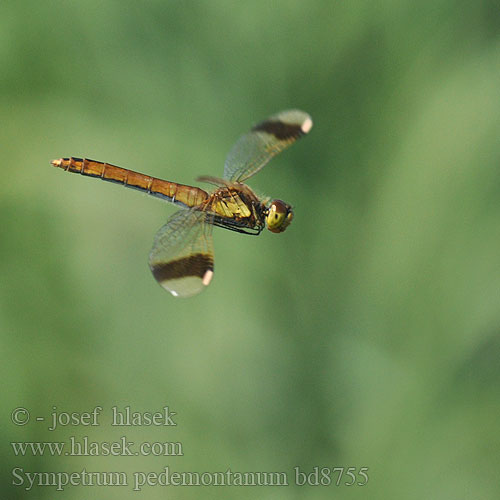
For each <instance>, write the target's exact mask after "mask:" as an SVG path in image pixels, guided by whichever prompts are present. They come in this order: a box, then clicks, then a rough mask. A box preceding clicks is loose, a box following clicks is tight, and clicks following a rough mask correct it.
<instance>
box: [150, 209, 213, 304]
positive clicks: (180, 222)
mask: <svg viewBox="0 0 500 500" xmlns="http://www.w3.org/2000/svg"><path fill="white" fill-rule="evenodd" d="M210 222H211V216H210V215H208V214H207V213H205V212H200V211H198V210H179V211H177V212H175V213H174V214H173V215H172V216H171V217H170V218H169V219H168V221H167V223H166V224H165V225H164V226H163V227H162V228H161V229H160V230H159V231H158V232H157V233H156V236H155V240H154V243H153V248H152V249H151V253H150V255H149V267H150V268H151V272H152V273H153V276H154V277H155V279H156V281H158V283H159V284H160V285H161V286H162V287H163V288H165V289H166V290H168V291H169V292H170V293H172V295H174V296H176V297H189V296H191V295H195V294H197V293H200V292H201V291H202V290H203V289H204V288H205V286H208V285H209V283H210V281H211V279H212V276H213V269H214V254H213V242H212V227H213V226H212V224H211V223H210Z"/></svg>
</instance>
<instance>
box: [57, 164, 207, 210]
mask: <svg viewBox="0 0 500 500" xmlns="http://www.w3.org/2000/svg"><path fill="white" fill-rule="evenodd" d="M51 163H52V165H54V167H59V168H63V169H64V170H67V171H68V172H75V173H79V174H82V175H87V176H89V177H99V178H101V179H103V180H105V181H110V182H116V183H118V184H122V185H124V186H127V187H131V188H135V189H139V190H141V191H144V192H146V193H148V194H152V195H153V196H158V197H161V198H165V199H167V200H168V201H171V202H173V203H178V204H182V205H185V206H187V207H195V206H198V205H200V204H201V203H203V201H205V200H206V199H207V198H208V193H207V192H206V191H203V189H200V188H197V187H194V186H186V185H184V184H177V183H176V182H169V181H164V180H162V179H157V178H156V177H150V176H149V175H144V174H140V173H139V172H134V171H133V170H128V169H126V168H121V167H117V166H115V165H110V164H109V163H102V162H100V161H94V160H89V159H87V158H60V159H59V160H54V161H52V162H51Z"/></svg>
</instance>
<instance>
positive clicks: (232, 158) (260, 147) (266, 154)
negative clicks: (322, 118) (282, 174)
mask: <svg viewBox="0 0 500 500" xmlns="http://www.w3.org/2000/svg"><path fill="white" fill-rule="evenodd" d="M312 125H313V122H312V119H311V117H310V116H309V115H308V114H307V113H305V112H304V111H299V110H297V109H292V110H288V111H282V112H281V113H277V114H275V115H273V116H271V117H269V118H268V119H267V120H264V121H263V122H261V123H259V124H257V125H255V127H253V128H252V130H250V132H247V133H246V134H245V135H243V136H242V137H240V139H239V140H238V141H237V142H236V144H235V145H234V146H233V149H231V151H230V152H229V154H228V155H227V158H226V163H225V165H224V179H227V180H230V181H235V182H243V181H245V180H246V179H248V178H249V177H251V176H252V175H254V174H255V173H257V172H258V171H259V170H260V169H261V168H262V167H263V166H264V165H265V164H266V163H267V162H268V161H269V160H270V159H271V158H272V157H273V156H276V155H277V154H278V153H279V152H281V151H283V150H284V149H285V148H287V147H288V146H290V145H291V144H293V143H294V142H295V141H296V140H297V139H299V138H300V137H302V136H303V135H305V134H307V133H308V132H309V130H311V127H312Z"/></svg>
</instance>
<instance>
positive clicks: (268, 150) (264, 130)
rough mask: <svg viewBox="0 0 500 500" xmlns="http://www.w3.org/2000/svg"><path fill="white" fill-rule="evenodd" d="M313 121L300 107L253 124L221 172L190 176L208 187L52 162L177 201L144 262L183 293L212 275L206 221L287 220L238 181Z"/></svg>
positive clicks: (78, 161)
mask: <svg viewBox="0 0 500 500" xmlns="http://www.w3.org/2000/svg"><path fill="white" fill-rule="evenodd" d="M312 125H313V122H312V120H311V117H310V116H309V115H308V114H307V113H305V112H304V111H299V110H288V111H282V112H281V113H277V114H275V115H273V116H271V117H269V118H268V119H267V120H264V121H263V122H261V123H259V124H257V125H255V126H254V127H253V128H252V129H251V130H250V131H249V132H248V133H246V134H244V135H243V136H241V137H240V139H239V140H238V141H237V142H236V144H235V145H234V146H233V148H232V149H231V151H230V152H229V154H228V155H227V158H226V162H225V165H224V175H223V178H222V179H219V178H216V177H208V176H204V177H199V178H198V179H197V180H198V181H201V182H208V183H210V184H213V185H214V186H216V188H215V190H214V191H213V192H212V193H208V192H206V191H204V190H203V189H200V188H198V187H194V186H187V185H184V184H178V183H176V182H170V181H165V180H163V179H157V178H155V177H151V176H149V175H144V174H140V173H138V172H134V171H133V170H128V169H125V168H121V167H117V166H115V165H111V164H109V163H103V162H99V161H94V160H89V159H82V158H74V157H71V158H60V159H58V160H53V161H52V165H54V166H55V167H59V168H62V169H64V170H66V171H68V172H75V173H79V174H82V175H86V176H89V177H98V178H100V179H103V180H105V181H111V182H115V183H118V184H122V185H124V186H127V187H131V188H135V189H139V190H141V191H143V192H145V193H147V194H150V195H153V196H156V197H159V198H162V199H164V200H167V201H169V202H171V203H174V204H176V205H178V206H180V207H181V208H180V210H178V211H177V212H175V213H174V214H173V215H172V216H171V217H170V218H169V219H168V221H167V223H166V224H165V225H164V226H163V227H162V228H161V229H160V230H159V231H158V233H157V234H156V237H155V240H154V244H153V248H152V249H151V253H150V255H149V266H150V268H151V272H152V273H153V276H154V277H155V279H156V280H157V281H158V283H159V284H160V285H161V286H162V287H163V288H165V289H166V290H168V291H169V292H170V293H172V295H174V296H176V297H189V296H192V295H195V294H197V293H199V292H201V291H202V290H203V289H204V288H205V287H206V286H208V285H209V284H210V281H211V280H212V277H213V274H214V253H213V242H212V228H213V226H218V227H223V228H225V229H230V230H231V231H236V232H238V233H244V234H254V235H257V234H260V232H261V231H262V229H264V227H266V225H267V228H268V229H269V230H270V231H272V232H273V233H281V232H283V231H284V230H285V229H286V228H287V227H288V226H289V224H290V222H291V221H292V219H293V211H292V207H291V206H290V205H288V204H287V203H285V202H284V201H281V200H270V199H269V198H266V199H260V198H259V197H257V195H256V194H255V193H254V192H253V190H252V189H250V187H249V186H247V185H246V184H244V182H245V181H246V180H247V179H249V178H250V177H251V176H252V175H254V174H256V173H257V172H258V171H259V170H260V169H261V168H262V167H264V165H266V164H267V163H268V161H269V160H270V159H271V158H272V157H273V156H275V155H277V154H278V153H280V152H281V151H283V150H284V149H285V148H287V147H288V146H290V145H291V144H293V143H294V142H295V141H296V140H297V139H299V138H300V137H302V136H303V135H305V134H307V133H308V132H309V131H310V130H311V128H312Z"/></svg>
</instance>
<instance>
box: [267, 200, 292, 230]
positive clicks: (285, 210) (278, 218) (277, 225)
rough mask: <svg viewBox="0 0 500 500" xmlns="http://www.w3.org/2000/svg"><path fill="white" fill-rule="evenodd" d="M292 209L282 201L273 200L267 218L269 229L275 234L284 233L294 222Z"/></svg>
mask: <svg viewBox="0 0 500 500" xmlns="http://www.w3.org/2000/svg"><path fill="white" fill-rule="evenodd" d="M292 219H293V212H292V207H291V206H290V205H288V204H287V203H285V202H284V201H281V200H273V201H272V203H271V206H270V207H269V213H268V214H267V217H266V222H267V229H269V231H271V232H273V233H282V232H283V231H284V230H285V229H286V228H287V227H288V226H289V225H290V222H292Z"/></svg>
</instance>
